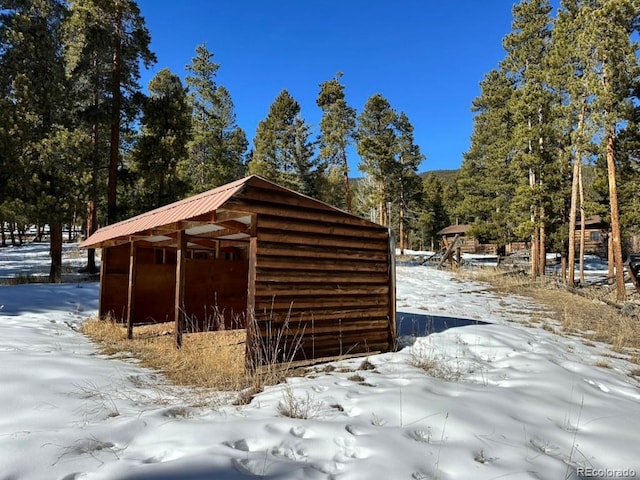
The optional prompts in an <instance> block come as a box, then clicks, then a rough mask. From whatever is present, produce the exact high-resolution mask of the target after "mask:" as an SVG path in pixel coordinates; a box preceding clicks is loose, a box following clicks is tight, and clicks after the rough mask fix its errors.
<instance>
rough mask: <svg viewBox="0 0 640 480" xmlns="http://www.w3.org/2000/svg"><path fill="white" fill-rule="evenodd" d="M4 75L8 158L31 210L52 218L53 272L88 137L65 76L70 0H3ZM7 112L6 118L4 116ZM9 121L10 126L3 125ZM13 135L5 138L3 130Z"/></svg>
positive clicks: (57, 271) (54, 274)
mask: <svg viewBox="0 0 640 480" xmlns="http://www.w3.org/2000/svg"><path fill="white" fill-rule="evenodd" d="M0 12H1V13H0V25H1V27H0V55H1V56H2V58H1V60H2V61H1V62H0V65H1V66H0V82H2V91H3V92H4V93H5V94H6V100H7V101H6V102H5V105H4V106H5V107H7V111H6V112H3V117H4V118H5V120H6V119H7V118H10V119H11V120H12V123H11V124H7V123H6V121H3V122H2V123H3V124H4V127H5V130H4V132H3V135H2V136H3V137H4V140H3V143H4V144H5V145H6V146H7V147H8V151H5V152H4V153H3V156H5V160H4V163H5V164H6V165H10V167H11V168H13V169H16V170H17V171H19V172H22V173H21V175H20V176H19V177H15V176H14V177H13V184H14V185H16V186H18V185H20V184H22V183H23V182H24V184H25V185H23V188H20V189H19V190H18V191H16V192H15V193H16V194H18V195H20V196H21V197H22V198H18V199H17V200H18V202H17V203H19V204H21V205H25V206H28V208H29V209H30V211H31V214H35V212H39V214H40V215H42V217H41V218H40V219H39V220H42V221H43V222H45V223H48V224H49V228H50V235H51V248H50V256H51V269H50V273H49V278H50V280H51V281H54V282H59V281H60V280H61V275H62V225H63V222H64V221H65V220H66V221H68V220H69V216H70V212H71V211H72V210H73V208H74V207H75V201H76V198H77V196H78V195H79V193H78V192H79V190H80V189H81V188H82V185H81V184H82V180H83V170H82V167H81V166H80V165H78V162H77V158H79V157H80V158H81V157H82V156H83V154H84V152H83V151H82V150H83V146H84V145H85V144H86V138H84V137H83V136H82V135H81V133H80V132H78V131H77V130H75V128H74V127H75V125H74V124H73V121H72V118H71V116H70V114H69V112H70V102H69V96H68V84H67V81H66V76H65V68H64V65H65V64H64V58H63V49H62V40H61V37H62V36H61V28H62V23H63V20H64V17H65V15H66V8H65V5H64V4H63V3H62V2H60V1H57V0H29V1H20V2H15V1H3V2H1V3H0ZM5 115H6V117H5ZM7 127H8V130H6V128H7ZM7 136H9V137H11V141H10V142H6V137H7Z"/></svg>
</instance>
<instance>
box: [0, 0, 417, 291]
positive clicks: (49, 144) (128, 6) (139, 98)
mask: <svg viewBox="0 0 640 480" xmlns="http://www.w3.org/2000/svg"><path fill="white" fill-rule="evenodd" d="M150 43H151V35H150V32H149V31H148V29H147V27H146V25H145V22H144V18H143V17H142V15H141V13H140V10H139V8H138V6H137V4H136V2H135V1H133V0H68V1H65V0H0V88H1V89H2V99H1V100H0V101H1V102H2V105H0V229H1V233H2V245H3V246H4V245H6V243H7V233H8V234H9V235H11V236H12V235H13V232H14V231H15V230H17V231H18V232H21V231H22V230H24V228H25V226H26V225H32V224H36V225H41V226H42V225H45V224H46V225H48V226H49V231H50V235H51V257H52V263H51V272H50V277H51V279H52V280H54V281H56V280H59V279H60V274H61V245H62V230H63V225H73V224H77V223H82V224H83V225H84V226H85V227H86V234H87V235H90V234H92V233H93V232H94V231H95V230H96V229H97V227H98V226H99V225H105V224H111V223H114V222H116V221H119V220H121V219H123V218H127V217H130V216H132V215H135V214H139V213H142V212H144V211H147V210H149V209H153V208H156V207H159V206H162V205H166V204H168V203H171V202H173V201H176V200H178V199H180V198H183V197H185V196H187V195H191V194H195V193H199V192H202V191H205V190H208V189H211V188H214V187H217V186H220V185H223V184H225V183H228V182H230V181H233V180H236V179H238V178H241V177H243V176H245V175H247V174H258V175H261V176H263V177H265V178H267V179H270V180H273V181H275V182H277V183H279V184H281V185H283V186H286V187H290V188H293V189H295V190H297V191H300V192H302V193H304V194H307V195H310V196H313V197H315V198H318V199H320V200H322V201H325V202H327V203H330V204H332V205H336V206H338V207H340V208H343V209H345V210H347V211H350V212H354V213H360V214H364V215H367V216H369V215H371V213H370V212H371V211H372V210H373V209H375V211H376V212H377V213H376V219H377V220H379V221H381V222H383V223H388V222H389V218H388V217H389V205H390V204H397V203H398V200H397V198H398V192H399V193H400V197H399V198H401V199H402V200H401V203H402V204H403V205H406V206H407V207H408V206H409V205H410V202H412V201H415V199H416V198H418V196H419V194H420V191H421V189H422V186H421V183H420V180H419V178H418V176H417V173H416V172H417V168H418V165H419V164H420V162H421V161H422V159H423V158H424V156H423V155H422V154H421V153H420V149H419V147H418V146H417V145H416V144H415V142H414V139H413V126H412V125H411V123H410V121H409V119H408V117H407V116H406V115H405V114H404V113H402V112H396V111H395V110H394V109H393V108H392V107H391V105H390V104H389V102H388V101H387V100H386V99H385V98H384V97H383V96H382V95H374V96H372V97H371V98H370V99H369V101H368V102H367V104H366V105H365V107H364V110H363V111H362V112H361V113H360V114H358V113H357V112H356V110H355V109H354V108H352V107H351V106H349V104H348V103H347V101H346V97H345V91H344V90H345V87H344V85H343V84H342V83H341V76H342V74H341V73H338V74H336V76H335V77H334V78H332V79H329V80H327V81H325V82H323V83H322V84H320V85H319V93H318V97H317V106H318V108H320V109H321V110H322V112H323V115H322V120H321V123H320V125H319V132H317V133H314V132H313V129H312V127H311V125H309V124H308V123H307V122H306V121H305V120H304V118H303V117H302V115H301V107H300V104H299V103H298V102H297V101H296V100H295V99H294V98H293V97H292V96H291V95H290V94H289V93H288V92H287V91H286V90H282V92H280V94H279V95H278V96H277V98H276V99H275V100H274V102H273V104H272V105H271V107H270V108H269V111H268V113H267V115H266V118H265V119H264V120H263V121H261V122H260V123H259V125H258V128H257V132H256V135H255V138H254V140H253V145H252V148H250V145H249V141H248V140H247V135H246V133H245V132H244V131H243V130H242V129H241V128H240V127H239V126H238V124H237V121H236V115H235V111H234V104H233V101H232V97H231V94H230V91H229V90H228V89H227V88H226V87H224V86H223V85H220V84H219V83H218V82H217V79H216V75H217V72H218V70H219V68H220V65H219V64H217V63H216V62H215V61H214V58H213V57H214V54H213V53H212V52H211V51H209V50H208V49H207V47H206V45H204V44H203V45H199V46H197V47H196V49H195V54H194V57H193V58H192V59H191V61H190V63H189V64H188V65H187V67H186V70H187V75H186V76H185V79H184V82H183V81H182V79H181V78H180V77H179V76H178V75H176V74H175V73H173V72H171V71H170V70H169V69H166V68H165V69H162V70H160V71H159V72H158V73H157V74H156V75H155V76H154V77H153V78H152V79H151V81H150V82H149V84H148V86H147V89H146V93H144V92H143V89H142V87H141V85H140V84H139V80H140V69H141V68H143V67H144V68H149V67H151V66H152V65H153V64H154V63H155V61H156V57H155V55H154V53H153V52H152V51H151V50H150ZM354 149H357V152H358V154H359V155H360V158H361V168H362V170H363V171H364V172H365V173H366V175H367V176H370V177H371V179H372V181H371V182H366V195H365V196H366V198H363V195H360V194H358V193H357V191H358V189H357V188H356V186H354V182H353V181H352V179H351V178H350V172H349V162H348V155H350V154H351V152H352V151H353V150H354ZM402 211H403V212H405V213H403V215H404V217H402V218H400V219H399V220H397V221H396V222H397V223H398V222H399V223H398V225H399V226H398V227H397V228H405V229H407V225H408V222H409V220H410V217H409V215H408V214H406V212H408V209H407V208H404V209H403V210H402ZM5 226H9V228H8V229H5ZM5 230H8V232H7V231H5ZM404 236H405V237H406V234H405V235H404ZM11 238H12V241H15V239H14V238H13V237H11ZM86 270H87V271H90V272H94V271H96V264H95V252H94V251H91V250H90V251H89V252H88V258H87V266H86Z"/></svg>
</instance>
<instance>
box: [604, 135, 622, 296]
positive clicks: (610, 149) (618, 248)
mask: <svg viewBox="0 0 640 480" xmlns="http://www.w3.org/2000/svg"><path fill="white" fill-rule="evenodd" d="M614 134H615V132H614V129H613V127H612V126H609V127H607V134H606V142H607V173H608V177H609V205H610V207H611V235H612V247H613V263H614V268H615V276H616V299H617V300H618V301H622V300H624V297H625V295H626V290H625V286H624V270H623V269H622V242H621V234H620V215H619V210H618V187H617V185H616V164H615V150H614Z"/></svg>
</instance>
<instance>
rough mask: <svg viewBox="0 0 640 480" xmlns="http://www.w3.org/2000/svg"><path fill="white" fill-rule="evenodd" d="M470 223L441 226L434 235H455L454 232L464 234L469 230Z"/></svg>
mask: <svg viewBox="0 0 640 480" xmlns="http://www.w3.org/2000/svg"><path fill="white" fill-rule="evenodd" d="M470 226H471V225H466V224H464V225H449V226H448V227H445V228H443V229H442V230H440V231H439V232H437V233H436V235H456V234H458V235H459V234H465V233H467V231H468V230H469V227H470Z"/></svg>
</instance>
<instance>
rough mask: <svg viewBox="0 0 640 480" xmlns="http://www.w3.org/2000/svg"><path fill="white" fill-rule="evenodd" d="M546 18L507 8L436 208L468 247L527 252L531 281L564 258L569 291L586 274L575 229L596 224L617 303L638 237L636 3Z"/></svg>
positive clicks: (529, 9)
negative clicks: (467, 142) (466, 228)
mask: <svg viewBox="0 0 640 480" xmlns="http://www.w3.org/2000/svg"><path fill="white" fill-rule="evenodd" d="M552 11H553V9H552V7H551V5H550V3H549V1H548V0H523V1H521V2H519V3H518V4H516V5H515V6H514V8H513V23H512V29H511V32H510V33H509V34H508V35H507V36H506V37H505V38H504V40H503V46H504V49H505V57H504V59H503V60H502V61H501V62H500V63H499V65H498V67H497V68H496V69H494V70H492V71H490V72H489V73H487V74H486V76H485V77H484V79H483V80H482V82H481V85H480V86H481V93H480V95H479V97H478V98H476V99H475V101H474V102H473V105H472V110H473V112H474V128H473V133H472V137H471V146H470V148H469V150H468V151H467V152H466V153H465V154H464V157H463V162H462V166H461V168H460V171H459V173H458V175H457V178H456V179H455V180H454V181H452V182H449V184H448V185H447V188H448V190H449V191H448V192H447V194H446V195H444V196H443V197H441V198H443V199H444V200H445V204H446V210H447V213H448V216H449V218H450V220H455V221H459V222H460V223H469V224H471V225H472V228H471V232H472V234H473V235H475V236H476V237H478V238H481V239H486V240H488V241H492V242H495V243H498V244H499V245H506V244H508V243H510V242H513V241H526V242H528V243H529V244H530V246H531V273H532V274H533V275H534V276H537V275H543V274H544V268H545V259H546V252H550V251H552V252H564V253H566V254H567V257H568V269H569V272H568V276H567V281H568V283H569V284H570V285H573V284H574V282H575V280H574V277H575V271H574V269H575V267H574V265H575V261H576V260H579V265H580V266H582V265H583V263H582V261H583V260H582V258H583V256H582V255H581V254H580V252H581V253H582V254H584V243H583V239H584V236H583V235H580V236H577V235H576V231H577V229H576V227H577V226H579V227H581V228H582V229H583V228H584V225H585V222H584V220H585V218H586V217H588V216H590V215H594V214H600V215H602V216H603V217H604V218H605V219H606V220H607V221H608V222H609V224H610V225H611V232H610V236H611V249H610V265H611V266H613V267H615V268H614V271H615V282H616V285H617V294H618V297H619V298H622V296H624V280H623V266H622V262H623V250H625V242H626V241H628V240H629V239H630V237H631V236H632V235H633V234H638V233H640V196H639V195H638V194H639V193H640V190H639V189H638V185H640V163H639V160H640V150H639V146H640V130H639V127H638V121H639V120H640V101H639V100H640V98H639V96H638V95H639V93H640V69H639V63H638V44H637V42H636V41H635V40H636V39H637V35H638V28H639V26H640V23H639V20H640V2H638V1H637V0H562V1H561V2H560V6H559V8H558V10H557V13H556V15H555V16H554V15H552ZM576 244H578V251H577V252H576ZM627 250H628V248H627Z"/></svg>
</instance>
